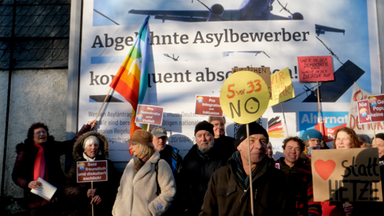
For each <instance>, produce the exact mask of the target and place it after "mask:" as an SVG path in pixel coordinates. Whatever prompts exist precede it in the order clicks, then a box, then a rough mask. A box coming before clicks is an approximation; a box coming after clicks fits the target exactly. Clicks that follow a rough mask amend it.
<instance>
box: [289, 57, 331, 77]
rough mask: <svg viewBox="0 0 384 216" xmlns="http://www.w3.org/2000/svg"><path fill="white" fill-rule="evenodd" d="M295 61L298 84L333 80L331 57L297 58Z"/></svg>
mask: <svg viewBox="0 0 384 216" xmlns="http://www.w3.org/2000/svg"><path fill="white" fill-rule="evenodd" d="M297 61H298V66H299V78H300V82H320V81H332V80H334V76H333V65H332V57H331V56H298V57H297Z"/></svg>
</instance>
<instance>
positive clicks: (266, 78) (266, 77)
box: [232, 66, 272, 95]
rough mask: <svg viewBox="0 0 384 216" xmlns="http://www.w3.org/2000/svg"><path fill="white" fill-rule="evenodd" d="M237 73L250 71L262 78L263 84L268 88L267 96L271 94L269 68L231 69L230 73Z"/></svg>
mask: <svg viewBox="0 0 384 216" xmlns="http://www.w3.org/2000/svg"><path fill="white" fill-rule="evenodd" d="M237 71H251V72H254V73H257V74H258V75H260V76H261V78H263V80H264V82H265V83H266V84H267V86H268V92H269V95H271V94H272V84H271V68H270V67H252V66H251V67H234V68H232V73H235V72H237Z"/></svg>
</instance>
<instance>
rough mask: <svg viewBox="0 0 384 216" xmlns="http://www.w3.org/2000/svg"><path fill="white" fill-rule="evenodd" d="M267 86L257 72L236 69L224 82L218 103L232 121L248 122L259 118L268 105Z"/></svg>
mask: <svg viewBox="0 0 384 216" xmlns="http://www.w3.org/2000/svg"><path fill="white" fill-rule="evenodd" d="M268 103H269V91H268V86H267V84H266V83H265V81H264V80H263V78H261V76H259V75H258V74H256V73H254V72H250V71H238V72H236V73H234V74H232V75H231V76H230V77H228V79H227V80H226V81H225V82H224V84H223V86H222V87H221V91H220V105H221V109H222V110H223V112H224V113H225V115H226V116H227V117H228V118H230V119H231V120H232V121H234V122H236V123H240V124H248V123H251V122H254V121H256V120H257V119H258V118H260V117H261V116H262V115H263V114H264V112H265V110H266V109H267V107H268Z"/></svg>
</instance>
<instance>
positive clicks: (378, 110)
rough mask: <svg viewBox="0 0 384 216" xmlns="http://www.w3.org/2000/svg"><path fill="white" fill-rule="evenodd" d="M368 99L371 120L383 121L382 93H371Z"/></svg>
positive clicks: (383, 98)
mask: <svg viewBox="0 0 384 216" xmlns="http://www.w3.org/2000/svg"><path fill="white" fill-rule="evenodd" d="M368 101H369V111H370V113H371V119H372V122H382V121H384V95H371V96H369V97H368Z"/></svg>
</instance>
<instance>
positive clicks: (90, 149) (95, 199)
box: [64, 131, 119, 216]
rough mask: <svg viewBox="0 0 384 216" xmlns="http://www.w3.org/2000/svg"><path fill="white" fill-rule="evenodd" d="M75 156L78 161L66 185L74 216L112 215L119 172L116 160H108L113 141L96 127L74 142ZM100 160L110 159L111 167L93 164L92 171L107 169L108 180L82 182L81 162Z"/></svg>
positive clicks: (70, 172)
mask: <svg viewBox="0 0 384 216" xmlns="http://www.w3.org/2000/svg"><path fill="white" fill-rule="evenodd" d="M73 157H74V159H75V162H74V163H73V165H72V167H71V169H70V170H69V172H68V174H67V176H66V178H67V181H66V186H65V187H64V192H65V195H67V197H68V198H69V199H70V200H71V201H72V202H70V203H68V204H69V205H68V207H70V208H71V212H70V215H71V216H83V215H84V216H87V215H89V216H90V215H92V206H91V205H93V207H94V214H93V215H96V216H97V215H101V216H108V215H111V211H112V205H113V201H114V198H115V196H116V192H117V186H118V183H119V182H118V181H119V180H118V175H117V171H116V170H115V168H114V166H113V164H112V162H111V161H110V160H107V159H106V158H108V157H109V144H108V141H107V138H105V136H103V135H101V134H100V133H97V132H95V131H90V132H87V133H85V134H83V135H82V136H81V137H79V139H78V140H77V141H76V143H75V145H74V146H73ZM100 160H106V161H107V169H106V170H105V167H104V169H100V168H99V169H98V168H97V167H95V168H89V170H88V172H93V173H95V175H97V173H98V172H99V173H104V172H106V177H107V178H106V181H95V182H92V181H91V180H90V181H88V182H80V183H78V176H77V175H79V174H78V170H77V169H78V162H80V161H88V162H95V161H100Z"/></svg>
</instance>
